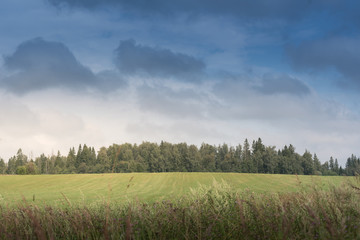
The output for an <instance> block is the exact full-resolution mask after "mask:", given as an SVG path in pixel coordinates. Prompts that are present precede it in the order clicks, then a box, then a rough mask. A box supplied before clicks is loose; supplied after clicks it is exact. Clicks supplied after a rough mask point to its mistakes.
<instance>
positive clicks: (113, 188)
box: [0, 173, 350, 206]
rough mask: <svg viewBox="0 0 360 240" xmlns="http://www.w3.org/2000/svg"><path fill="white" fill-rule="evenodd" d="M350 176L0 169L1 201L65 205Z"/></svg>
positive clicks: (289, 185) (288, 187)
mask: <svg viewBox="0 0 360 240" xmlns="http://www.w3.org/2000/svg"><path fill="white" fill-rule="evenodd" d="M348 179H350V178H349V177H320V176H295V175H271V174H241V173H124V174H71V175H27V176H17V175H0V205H1V204H2V205H4V204H5V205H6V204H10V205H11V204H16V203H18V202H20V201H22V199H23V198H25V199H26V200H28V201H32V200H34V201H35V203H37V204H38V205H41V204H43V205H45V204H47V205H52V206H56V205H61V204H62V202H63V201H64V196H66V198H67V199H68V201H70V202H71V203H85V204H87V205H89V204H97V203H102V202H103V201H104V200H108V199H110V200H111V201H112V202H126V201H129V200H134V199H135V200H139V201H142V202H155V201H160V200H175V199H177V198H179V197H181V196H183V195H185V194H187V193H189V191H190V189H191V188H196V187H198V186H199V184H201V185H203V186H211V184H212V182H213V180H216V181H218V182H221V181H222V180H225V181H226V182H227V183H228V184H229V185H230V186H231V187H232V189H234V190H237V191H242V190H245V189H249V190H251V191H252V192H255V193H267V192H275V193H277V192H280V193H287V192H297V191H299V190H300V188H299V183H301V186H302V188H304V187H306V186H308V185H312V184H316V185H319V186H322V187H323V188H327V189H328V188H329V186H330V185H335V186H339V185H340V184H341V183H343V182H346V181H348Z"/></svg>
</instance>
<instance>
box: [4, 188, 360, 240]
mask: <svg viewBox="0 0 360 240" xmlns="http://www.w3.org/2000/svg"><path fill="white" fill-rule="evenodd" d="M358 188H359V184H351V185H350V184H348V185H343V186H341V187H332V188H331V189H330V190H328V189H327V190H323V189H321V187H318V186H316V185H314V186H313V189H312V190H311V191H309V190H306V191H300V192H297V193H286V194H278V193H264V194H261V193H253V192H251V191H250V190H247V191H242V192H235V191H232V189H231V188H230V186H229V185H228V184H227V183H226V182H216V181H214V183H213V186H212V187H208V186H199V187H198V188H195V189H192V190H191V193H190V194H188V195H186V196H183V197H181V198H179V199H177V200H172V201H161V202H155V203H151V204H149V203H145V202H139V201H133V202H128V203H126V204H119V203H115V202H107V201H104V203H103V204H97V205H89V206H87V205H74V204H71V203H70V202H68V201H64V203H63V205H62V206H56V207H55V206H41V207H40V206H37V205H34V204H31V203H29V202H26V201H24V202H23V203H21V204H19V205H18V206H17V207H12V206H4V205H2V206H0V238H1V239H360V201H359V200H360V195H359V194H360V191H359V189H358Z"/></svg>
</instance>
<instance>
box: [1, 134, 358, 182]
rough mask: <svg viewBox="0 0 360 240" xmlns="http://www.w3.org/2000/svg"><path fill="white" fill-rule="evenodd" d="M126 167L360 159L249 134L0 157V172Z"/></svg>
mask: <svg viewBox="0 0 360 240" xmlns="http://www.w3.org/2000/svg"><path fill="white" fill-rule="evenodd" d="M125 172H239V173H271V174H304V175H349V176H353V175H356V174H357V173H359V172H360V158H357V157H356V156H355V155H352V156H351V157H349V158H348V159H347V162H346V166H345V168H343V167H342V166H339V164H338V160H337V159H333V157H331V158H330V159H329V161H326V162H324V163H321V162H320V160H319V159H318V157H317V156H316V154H311V153H310V152H309V151H305V153H303V154H302V155H301V154H299V153H297V152H295V148H294V146H293V145H291V144H290V145H289V146H287V145H286V146H284V147H283V148H282V149H279V150H276V148H275V146H265V145H264V144H263V143H262V140H261V138H259V139H258V140H256V141H253V142H252V144H250V143H249V141H248V140H247V139H245V141H244V143H243V144H242V145H241V144H239V145H237V146H229V145H228V144H225V143H224V144H222V145H218V146H215V145H210V144H207V143H203V144H201V146H200V147H197V146H196V145H188V144H187V143H178V144H172V143H169V142H164V141H162V142H161V143H160V144H157V143H151V142H143V143H141V144H139V145H137V144H130V143H124V144H113V145H111V146H109V147H107V148H106V147H101V148H100V149H99V150H98V151H97V152H96V151H95V149H94V147H88V146H87V145H86V144H84V145H81V144H80V145H79V147H78V148H77V150H75V148H74V147H72V148H71V149H70V150H69V153H68V154H67V155H66V156H63V155H61V154H60V152H59V151H58V152H57V155H54V154H53V155H51V156H46V155H45V154H41V155H40V156H39V157H36V158H35V159H32V158H31V159H30V158H29V157H27V156H26V155H25V154H24V153H23V152H22V150H21V149H19V150H18V152H17V154H16V155H14V156H13V157H11V158H10V159H9V160H8V162H7V163H5V161H4V160H3V159H0V174H20V175H23V174H70V173H125Z"/></svg>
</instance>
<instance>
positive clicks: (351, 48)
mask: <svg viewBox="0 0 360 240" xmlns="http://www.w3.org/2000/svg"><path fill="white" fill-rule="evenodd" d="M287 54H288V56H289V58H290V60H291V62H292V65H293V66H294V68H295V69H297V70H311V71H323V70H327V69H331V68H334V69H336V70H337V71H338V72H339V73H341V74H342V75H343V76H344V77H345V78H347V80H348V82H347V83H345V84H350V85H355V86H357V87H360V68H359V66H360V39H359V38H345V37H332V38H326V39H320V40H314V41H308V42H303V43H301V44H300V45H298V46H288V47H287Z"/></svg>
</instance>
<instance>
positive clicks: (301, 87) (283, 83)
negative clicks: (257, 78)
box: [254, 74, 310, 96]
mask: <svg viewBox="0 0 360 240" xmlns="http://www.w3.org/2000/svg"><path fill="white" fill-rule="evenodd" d="M254 88H255V89H256V90H258V91H259V92H261V93H264V94H267V95H272V94H289V95H296V96H303V95H307V94H309V93H310V89H309V88H308V87H307V86H306V85H305V84H304V83H303V82H301V81H300V80H298V79H296V78H293V77H290V76H288V75H280V76H274V75H271V74H266V75H264V77H263V80H262V85H261V86H257V87H254Z"/></svg>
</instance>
